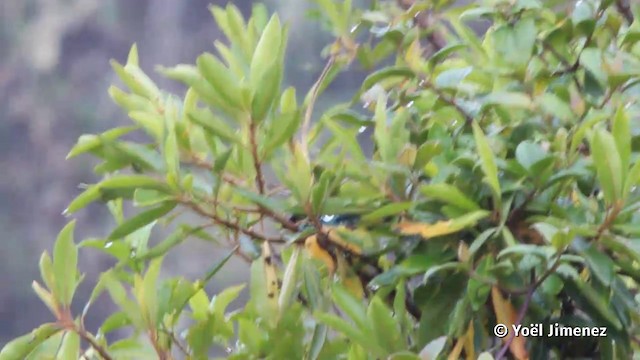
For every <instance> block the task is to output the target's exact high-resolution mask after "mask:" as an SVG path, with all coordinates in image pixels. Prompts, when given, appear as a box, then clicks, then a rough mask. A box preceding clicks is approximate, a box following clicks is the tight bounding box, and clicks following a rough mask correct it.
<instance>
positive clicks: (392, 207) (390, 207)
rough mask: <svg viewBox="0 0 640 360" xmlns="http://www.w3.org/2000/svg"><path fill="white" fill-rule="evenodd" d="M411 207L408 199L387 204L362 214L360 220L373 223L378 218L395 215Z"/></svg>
mask: <svg viewBox="0 0 640 360" xmlns="http://www.w3.org/2000/svg"><path fill="white" fill-rule="evenodd" d="M412 207H413V203H412V202H410V201H406V202H397V203H391V204H387V205H384V206H382V207H381V208H379V209H376V210H374V211H372V212H370V213H368V214H366V215H363V216H362V217H361V218H360V221H361V222H362V223H363V224H371V223H375V222H377V221H378V220H381V219H384V218H385V217H388V216H393V215H397V214H400V213H402V212H404V211H407V210H409V209H411V208H412Z"/></svg>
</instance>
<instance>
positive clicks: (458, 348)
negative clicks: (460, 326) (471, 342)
mask: <svg viewBox="0 0 640 360" xmlns="http://www.w3.org/2000/svg"><path fill="white" fill-rule="evenodd" d="M464 342H465V341H464V338H460V339H458V341H457V342H456V345H455V346H454V347H453V349H452V350H451V353H449V357H447V359H448V360H458V359H460V353H461V352H462V347H463V346H464Z"/></svg>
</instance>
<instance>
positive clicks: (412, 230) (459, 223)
mask: <svg viewBox="0 0 640 360" xmlns="http://www.w3.org/2000/svg"><path fill="white" fill-rule="evenodd" d="M488 215H489V212H488V211H485V210H478V211H474V212H472V213H469V214H467V215H463V216H461V217H458V218H455V219H451V220H446V221H438V222H436V223H434V224H428V223H420V222H411V221H402V222H400V223H399V224H398V230H400V233H402V234H404V235H420V236H422V237H423V238H425V239H431V238H434V237H438V236H443V235H448V234H453V233H456V232H459V231H461V230H463V229H465V228H467V227H469V226H473V225H475V224H476V223H477V222H478V221H480V220H482V219H483V218H485V217H487V216H488Z"/></svg>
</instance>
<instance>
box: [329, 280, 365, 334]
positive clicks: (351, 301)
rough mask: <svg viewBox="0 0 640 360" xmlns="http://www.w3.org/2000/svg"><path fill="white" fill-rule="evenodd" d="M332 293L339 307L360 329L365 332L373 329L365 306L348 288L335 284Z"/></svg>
mask: <svg viewBox="0 0 640 360" xmlns="http://www.w3.org/2000/svg"><path fill="white" fill-rule="evenodd" d="M332 295H333V301H334V302H335V304H336V305H337V306H338V308H339V309H340V310H341V311H342V312H344V313H345V314H346V315H347V316H348V317H349V319H351V320H352V321H353V322H354V323H355V324H356V326H357V327H358V329H360V330H361V331H363V332H366V331H369V330H370V329H371V328H370V326H369V322H368V321H367V313H366V311H365V308H364V306H363V305H362V303H361V302H360V301H358V300H357V299H356V298H355V297H353V295H351V293H350V292H349V291H348V290H346V289H345V288H343V287H342V286H341V285H339V284H335V285H334V286H333V287H332Z"/></svg>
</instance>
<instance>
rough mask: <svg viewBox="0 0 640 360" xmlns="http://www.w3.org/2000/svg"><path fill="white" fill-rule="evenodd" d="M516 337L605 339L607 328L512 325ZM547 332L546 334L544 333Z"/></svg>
mask: <svg viewBox="0 0 640 360" xmlns="http://www.w3.org/2000/svg"><path fill="white" fill-rule="evenodd" d="M511 328H512V330H513V332H514V334H515V336H524V337H542V336H546V337H605V336H607V328H606V327H604V326H602V327H597V326H564V325H561V324H557V323H555V324H549V325H548V326H547V327H546V328H545V327H544V326H543V324H531V325H528V326H524V325H515V324H514V325H511ZM545 330H547V331H546V332H544V331H545Z"/></svg>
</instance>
